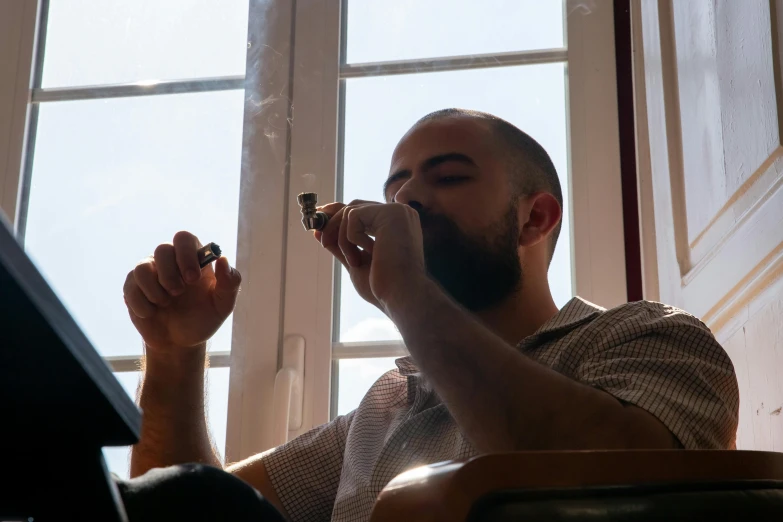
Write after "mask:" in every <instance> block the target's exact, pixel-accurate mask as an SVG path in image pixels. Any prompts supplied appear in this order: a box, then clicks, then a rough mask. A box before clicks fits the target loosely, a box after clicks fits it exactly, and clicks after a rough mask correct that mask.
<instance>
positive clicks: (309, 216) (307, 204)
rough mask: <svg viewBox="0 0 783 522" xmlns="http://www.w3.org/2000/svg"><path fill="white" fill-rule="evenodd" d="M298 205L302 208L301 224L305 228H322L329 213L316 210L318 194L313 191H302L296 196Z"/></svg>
mask: <svg viewBox="0 0 783 522" xmlns="http://www.w3.org/2000/svg"><path fill="white" fill-rule="evenodd" d="M296 200H297V201H298V202H299V206H300V207H301V208H302V225H303V226H304V229H305V230H323V228H324V227H325V226H326V224H327V223H328V222H329V215H328V214H326V213H325V212H321V211H320V210H316V208H315V206H316V204H317V203H318V194H316V193H315V192H302V193H301V194H299V195H298V196H296Z"/></svg>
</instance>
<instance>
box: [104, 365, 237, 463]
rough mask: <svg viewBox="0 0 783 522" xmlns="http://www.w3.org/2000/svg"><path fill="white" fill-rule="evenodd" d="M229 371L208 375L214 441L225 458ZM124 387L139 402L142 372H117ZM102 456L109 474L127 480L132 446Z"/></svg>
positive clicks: (109, 450) (212, 371)
mask: <svg viewBox="0 0 783 522" xmlns="http://www.w3.org/2000/svg"><path fill="white" fill-rule="evenodd" d="M229 371H230V370H229V368H210V369H209V370H208V372H207V385H206V390H207V403H206V409H207V420H208V424H209V432H210V433H211V434H212V441H213V442H214V443H215V447H216V448H217V450H218V453H219V454H220V458H221V459H222V458H224V453H225V448H226V419H227V418H228V377H229ZM114 376H115V377H117V380H119V381H120V384H122V387H123V388H125V391H127V392H128V395H130V397H131V398H132V399H134V400H135V399H136V389H137V387H138V385H139V378H140V377H141V372H122V373H115V374H114ZM103 455H104V458H105V459H106V465H107V466H108V467H109V471H110V472H112V473H116V474H117V475H118V476H120V477H122V478H128V473H129V471H130V460H129V459H130V446H123V447H119V448H103Z"/></svg>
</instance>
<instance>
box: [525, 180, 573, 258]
mask: <svg viewBox="0 0 783 522" xmlns="http://www.w3.org/2000/svg"><path fill="white" fill-rule="evenodd" d="M562 217H563V210H562V209H561V208H560V204H559V203H558V202H557V199H555V197H554V196H553V195H552V194H550V193H548V192H537V193H535V194H533V195H530V196H527V197H525V198H523V200H522V201H520V202H519V221H520V223H519V246H523V247H532V246H534V245H537V244H538V243H540V242H542V241H544V240H546V239H547V238H548V237H549V236H550V234H551V233H552V230H553V229H554V228H555V227H556V226H557V224H558V223H560V219H561V218H562Z"/></svg>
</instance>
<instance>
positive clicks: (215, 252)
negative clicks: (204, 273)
mask: <svg viewBox="0 0 783 522" xmlns="http://www.w3.org/2000/svg"><path fill="white" fill-rule="evenodd" d="M221 253H222V252H221V251H220V246H218V244H217V243H207V244H206V245H204V246H203V247H201V248H199V249H198V266H199V267H201V268H204V267H205V266H207V265H208V264H210V263H211V262H212V261H216V260H217V258H219V257H220V255H221Z"/></svg>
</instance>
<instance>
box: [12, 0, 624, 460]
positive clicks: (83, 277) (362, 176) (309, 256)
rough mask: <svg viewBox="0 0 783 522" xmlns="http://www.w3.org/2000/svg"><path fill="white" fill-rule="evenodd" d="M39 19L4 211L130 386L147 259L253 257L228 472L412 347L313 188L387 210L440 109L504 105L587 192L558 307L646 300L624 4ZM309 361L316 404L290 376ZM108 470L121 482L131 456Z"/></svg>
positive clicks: (16, 74) (213, 7) (408, 2)
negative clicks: (624, 54) (631, 297)
mask: <svg viewBox="0 0 783 522" xmlns="http://www.w3.org/2000/svg"><path fill="white" fill-rule="evenodd" d="M22 4H25V5H22ZM34 4H35V2H25V3H0V39H3V38H5V40H2V41H0V43H2V44H7V45H1V46H0V49H3V50H0V53H5V54H4V55H3V57H6V55H7V58H9V59H7V60H0V115H2V114H6V113H7V114H10V117H9V118H0V165H4V167H3V168H4V169H5V170H0V207H2V209H3V210H4V212H5V213H6V214H7V215H8V216H9V217H10V218H11V220H12V221H13V223H14V226H15V228H16V231H17V233H18V236H19V237H20V239H21V240H23V241H24V243H25V247H26V249H27V251H28V253H29V254H30V255H31V257H33V259H34V260H35V261H36V263H37V264H38V266H39V267H40V268H41V270H42V271H43V272H44V274H45V276H46V277H47V278H48V280H49V282H50V283H51V284H52V286H53V287H54V288H55V290H56V291H57V292H58V293H59V295H60V296H61V297H62V299H63V301H64V302H65V303H66V305H67V306H68V307H69V309H70V310H71V312H72V314H73V315H74V316H75V318H76V319H77V321H78V322H79V323H80V324H81V326H82V328H83V329H84V330H85V332H86V333H87V334H88V336H89V337H90V338H91V339H92V341H93V343H94V344H95V346H96V348H97V349H98V350H99V352H100V353H101V354H102V355H103V356H104V357H106V358H107V360H108V361H109V362H110V364H111V365H112V366H113V368H114V371H115V372H116V374H115V375H117V377H118V378H119V379H120V381H121V382H122V383H123V385H124V386H125V388H126V389H127V390H128V392H129V393H130V394H133V393H135V387H136V384H137V382H138V377H139V372H138V362H139V359H140V357H141V355H142V346H141V342H140V339H139V337H138V335H137V334H136V332H135V331H134V329H133V327H132V325H131V324H130V322H129V321H128V319H127V314H126V311H125V307H124V304H123V302H122V299H121V288H122V282H123V280H124V277H125V274H126V273H127V271H128V270H129V269H130V268H131V267H132V263H133V262H135V261H136V260H138V259H140V258H142V257H144V256H145V255H148V254H149V253H150V251H151V250H152V249H153V248H154V246H155V245H156V244H158V243H160V242H163V241H169V240H170V239H171V237H172V236H173V234H174V232H175V231H177V230H180V229H186V230H191V231H193V232H194V233H196V234H197V235H198V236H199V237H200V238H201V239H202V241H204V242H206V241H215V242H217V243H219V244H220V245H221V247H223V249H224V250H225V252H226V254H227V255H228V256H229V258H230V259H231V260H232V261H234V260H235V261H236V266H237V268H238V269H239V270H240V272H242V274H243V285H242V292H241V293H240V298H239V302H238V305H237V308H236V311H235V313H234V315H233V318H232V320H230V321H228V322H227V323H226V324H225V325H224V327H223V328H222V329H221V331H220V332H219V333H218V334H217V335H216V337H215V338H214V339H213V341H212V343H211V345H210V355H211V361H210V367H211V369H210V370H209V372H208V376H207V379H208V384H209V385H208V390H209V406H208V410H209V421H210V428H211V430H212V433H213V438H214V441H215V443H216V445H217V446H218V448H219V450H220V451H221V452H224V454H225V458H226V460H227V461H236V460H239V459H241V458H244V457H247V456H249V455H252V454H254V453H257V452H259V451H262V450H264V449H267V448H269V447H271V446H273V445H276V444H280V443H282V442H284V441H285V440H286V439H290V438H293V437H294V436H296V435H299V434H301V433H303V432H305V431H306V430H308V429H310V428H311V427H313V426H315V425H318V424H320V423H323V422H326V421H327V420H328V419H329V418H330V416H331V417H333V416H335V415H338V414H343V413H347V412H348V411H350V410H351V409H353V408H355V407H356V405H357V404H358V402H359V400H360V399H361V397H362V395H363V393H364V392H365V391H366V390H367V388H368V387H369V386H370V385H371V384H372V382H374V380H375V379H377V378H378V377H379V376H380V375H382V374H383V373H384V372H385V371H388V370H389V369H391V368H393V367H394V359H395V358H396V357H398V356H400V355H404V354H405V353H406V352H405V348H404V345H403V343H402V340H401V339H400V335H399V333H398V332H397V330H396V329H395V328H394V325H393V324H391V322H390V321H389V320H388V319H387V318H386V317H385V316H384V315H383V314H381V312H379V311H377V310H376V309H374V308H373V307H371V306H369V305H367V304H366V303H365V302H364V301H362V300H361V299H360V298H359V297H358V296H357V294H356V293H355V292H354V290H353V288H352V287H351V285H350V281H349V279H348V278H347V277H346V276H345V275H344V272H343V270H342V269H341V268H340V267H339V266H337V264H336V263H335V262H334V260H333V259H331V258H330V256H329V255H328V254H327V253H325V252H324V251H323V249H321V248H320V247H318V245H317V244H316V243H315V242H314V241H313V240H312V239H311V238H310V237H309V234H307V233H305V232H304V231H303V230H302V227H301V224H300V214H299V208H298V206H297V205H296V203H295V196H296V194H297V193H299V192H304V191H313V192H317V193H318V194H319V199H320V201H321V202H328V201H336V200H339V201H350V200H352V199H371V200H378V199H380V197H381V195H380V191H381V184H382V182H383V179H384V178H385V176H386V173H387V169H388V161H389V158H390V156H391V151H392V150H393V148H394V146H395V144H396V142H397V140H398V139H399V138H400V137H401V136H402V134H403V133H404V132H405V131H406V130H407V129H408V128H409V126H410V125H411V124H412V123H414V122H415V121H416V119H418V118H419V117H421V116H423V115H424V114H425V113H427V112H430V111H432V110H436V109H440V108H444V107H449V106H459V107H465V108H472V109H478V110H484V111H488V112H491V113H494V114H497V115H498V116H501V117H503V118H505V119H508V120H509V121H511V122H512V123H514V124H516V125H518V126H519V127H521V128H522V129H524V130H526V131H527V132H529V133H530V134H531V135H532V136H533V137H535V138H536V139H538V140H539V141H540V142H541V143H542V144H543V145H544V147H545V148H546V149H547V150H548V152H549V153H550V155H551V156H552V158H553V161H554V162H555V165H556V167H557V169H558V172H559V173H560V176H561V182H562V185H563V189H564V196H565V198H566V200H567V203H566V213H565V219H564V225H563V230H562V233H561V239H560V241H559V244H558V248H557V252H556V256H555V260H554V261H553V263H552V266H551V268H550V281H551V283H552V290H553V293H554V295H555V299H556V301H557V303H558V304H559V305H562V304H564V303H565V302H566V301H567V300H568V299H569V298H570V297H571V296H572V295H574V294H575V293H576V294H579V295H581V296H583V297H585V298H587V299H590V300H592V301H595V302H597V303H599V304H603V305H613V304H617V303H619V302H622V301H624V300H625V282H624V281H625V273H624V259H623V258H622V252H623V248H622V215H621V204H620V178H619V152H618V143H617V121H616V120H617V115H616V99H615V84H614V81H615V80H614V70H613V67H614V46H613V45H614V44H613V37H612V34H613V32H612V6H611V3H610V2H587V3H585V2H578V1H575V0H566V1H565V2H560V1H558V0H551V1H547V2H542V1H540V0H518V1H508V0H491V1H487V2H480V3H477V2H470V1H468V0H459V1H457V2H455V1H453V0H450V1H447V0H428V1H426V2H422V1H414V0H399V1H396V2H365V1H360V0H342V1H341V2H338V1H335V0H311V1H308V2H285V1H282V0H270V1H268V2H248V1H244V2H242V1H236V2H233V1H232V2H228V3H227V2H221V1H219V0H177V1H174V0H172V1H168V2H154V1H153V0H144V1H142V0H133V1H130V0H111V1H105V0H79V1H75V0H74V1H73V2H69V3H67V4H65V3H62V4H61V3H60V2H46V1H44V2H42V5H41V7H40V9H39V10H37V11H36V8H35V5H34ZM36 43H37V47H36ZM36 49H37V50H36ZM20 71H21V72H20ZM30 86H32V87H30ZM2 111H6V112H2ZM4 136H9V139H8V140H5V138H4ZM6 143H7V144H8V146H6V145H5V144H6ZM598 187H600V189H599V188H598ZM74 248H76V249H78V252H80V255H79V256H72V257H70V258H69V259H66V260H63V259H62V256H61V255H59V254H60V253H61V252H63V251H72V250H73V249H74ZM606 252H614V253H620V254H619V255H612V256H606V255H605V253H606ZM297 353H304V357H303V358H299V357H297V356H296V354H297ZM300 362H301V364H299V363H300ZM289 367H290V369H292V370H294V372H295V373H294V375H296V376H297V377H296V378H295V379H293V380H292V381H290V386H292V387H297V389H298V387H299V386H301V387H302V393H301V394H298V393H288V390H287V389H282V388H285V386H282V385H280V383H286V382H288V381H285V380H281V379H279V380H278V386H276V384H275V383H276V375H278V372H280V371H281V370H287V369H289ZM282 375H285V374H282ZM288 375H290V374H288ZM287 385H288V384H287ZM292 389H293V388H292ZM290 397H293V399H290ZM281 426H282V429H281V428H280V427H281ZM106 455H107V458H108V460H109V462H110V466H111V468H112V469H113V470H114V471H116V472H118V473H120V474H123V473H124V472H125V471H124V470H125V469H126V467H125V466H127V449H110V450H107V451H106Z"/></svg>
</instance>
